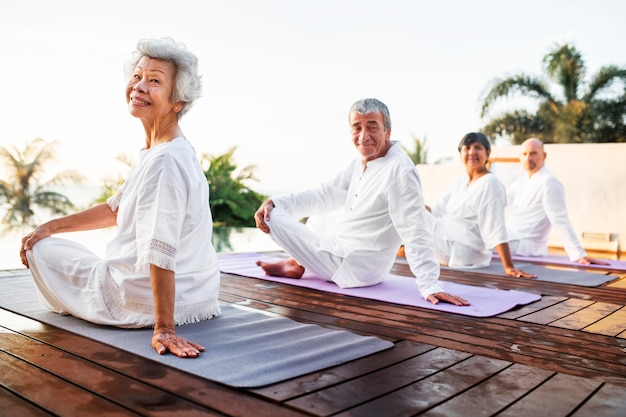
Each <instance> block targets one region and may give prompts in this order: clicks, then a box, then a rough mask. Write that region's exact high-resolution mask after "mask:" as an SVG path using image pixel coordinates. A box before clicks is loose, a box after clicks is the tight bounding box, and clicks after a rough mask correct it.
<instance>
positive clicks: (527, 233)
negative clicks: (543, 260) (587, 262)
mask: <svg viewBox="0 0 626 417" xmlns="http://www.w3.org/2000/svg"><path fill="white" fill-rule="evenodd" d="M507 197H508V202H509V205H510V207H509V212H508V220H507V224H506V226H507V230H508V233H509V239H510V240H511V241H519V243H518V244H517V248H516V250H515V252H514V254H515V255H521V256H545V255H547V253H548V237H549V234H550V230H551V228H552V227H554V229H555V231H556V232H557V235H558V236H559V238H560V239H561V241H562V243H563V247H564V248H565V251H566V252H567V254H568V256H569V258H570V260H572V261H575V260H577V259H580V258H583V257H586V256H587V253H586V252H585V250H584V249H583V247H582V246H581V244H580V242H579V241H578V238H577V237H576V233H575V232H574V229H573V227H572V225H571V223H570V221H569V218H568V216H567V208H566V206H565V192H564V190H563V185H562V184H561V182H560V181H559V180H558V179H557V178H556V177H555V176H554V175H552V173H550V171H548V169H547V168H546V167H542V168H541V169H540V170H539V171H537V172H536V173H535V174H534V175H532V176H530V177H529V176H527V175H524V176H522V177H520V178H518V179H517V180H515V181H514V182H513V183H512V184H511V185H510V186H509V188H508V189H507ZM512 246H513V248H515V245H512Z"/></svg>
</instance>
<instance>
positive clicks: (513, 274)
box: [504, 268, 537, 278]
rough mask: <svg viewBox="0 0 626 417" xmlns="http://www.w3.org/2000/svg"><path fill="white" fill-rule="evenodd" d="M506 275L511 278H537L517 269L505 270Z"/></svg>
mask: <svg viewBox="0 0 626 417" xmlns="http://www.w3.org/2000/svg"><path fill="white" fill-rule="evenodd" d="M504 273H505V274H506V275H508V276H510V277H515V278H537V275H535V274H531V273H530V272H526V271H522V270H521V269H517V268H505V269H504Z"/></svg>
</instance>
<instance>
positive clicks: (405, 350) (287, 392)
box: [250, 341, 435, 401]
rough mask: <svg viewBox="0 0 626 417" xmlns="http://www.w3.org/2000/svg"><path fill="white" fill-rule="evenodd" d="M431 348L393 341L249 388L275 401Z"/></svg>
mask: <svg viewBox="0 0 626 417" xmlns="http://www.w3.org/2000/svg"><path fill="white" fill-rule="evenodd" d="M433 349H435V347H434V346H430V345H423V344H417V343H412V342H406V341H403V342H400V343H398V344H396V345H395V346H394V347H393V349H387V350H385V351H382V352H380V353H378V354H376V355H370V356H367V357H365V358H361V359H357V360H355V361H352V362H349V363H347V364H344V365H341V366H335V367H332V368H329V369H324V370H322V371H318V372H313V373H311V374H308V375H303V376H301V377H298V378H294V379H290V380H288V381H284V382H279V383H277V384H273V385H270V386H267V387H261V388H256V389H252V390H250V391H251V392H254V393H256V394H259V395H261V396H264V397H268V398H271V399H273V400H275V401H285V400H287V399H290V398H294V397H297V396H299V395H302V393H303V392H313V391H317V390H322V389H324V388H325V387H328V386H332V385H336V384H339V383H342V382H345V381H348V380H351V379H355V378H359V377H361V376H363V375H366V374H369V373H371V372H375V371H377V370H380V369H382V368H385V367H388V366H392V365H395V364H397V363H400V362H403V361H406V360H408V359H410V358H413V357H415V356H418V355H420V354H422V353H425V352H428V351H430V350H433Z"/></svg>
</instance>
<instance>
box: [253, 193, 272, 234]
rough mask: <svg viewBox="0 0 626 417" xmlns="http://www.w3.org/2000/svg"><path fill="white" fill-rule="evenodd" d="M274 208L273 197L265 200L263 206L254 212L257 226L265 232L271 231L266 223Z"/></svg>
mask: <svg viewBox="0 0 626 417" xmlns="http://www.w3.org/2000/svg"><path fill="white" fill-rule="evenodd" d="M273 208H274V202H273V201H272V199H268V200H265V201H264V202H263V204H261V207H259V209H258V210H257V211H256V213H254V221H255V222H256V227H258V228H259V229H261V230H262V231H263V232H265V233H269V232H270V227H269V226H268V224H267V223H266V221H268V220H269V219H270V212H271V211H272V209H273Z"/></svg>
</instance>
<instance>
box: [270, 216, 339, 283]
mask: <svg viewBox="0 0 626 417" xmlns="http://www.w3.org/2000/svg"><path fill="white" fill-rule="evenodd" d="M314 222H315V223H316V225H315V226H314V227H312V223H314ZM267 224H268V226H269V227H270V233H269V235H270V237H271V238H272V239H273V240H274V242H276V244H277V245H278V246H280V247H281V248H283V250H284V251H285V252H287V253H288V254H289V256H291V257H292V258H294V259H295V260H296V261H297V262H298V263H299V264H300V265H302V266H303V267H304V268H305V269H306V270H308V271H309V272H311V273H312V274H314V275H315V276H317V277H318V278H322V279H325V280H327V281H332V277H333V275H334V274H335V272H336V271H337V269H338V268H339V266H340V265H341V263H342V262H343V258H342V257H340V256H337V255H335V254H332V253H330V252H328V251H325V250H321V249H320V246H321V245H320V243H321V241H322V238H323V234H324V233H325V232H326V230H325V228H326V227H327V226H328V225H324V224H322V223H318V222H316V221H313V220H311V221H310V224H308V225H305V224H303V223H302V222H300V221H298V220H297V219H295V218H294V217H292V216H291V215H289V214H288V213H287V212H286V211H285V210H283V209H281V208H278V207H275V208H274V209H272V211H271V213H270V220H268V221H267Z"/></svg>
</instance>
